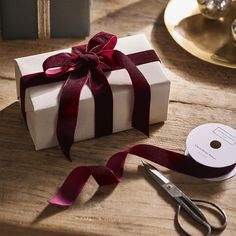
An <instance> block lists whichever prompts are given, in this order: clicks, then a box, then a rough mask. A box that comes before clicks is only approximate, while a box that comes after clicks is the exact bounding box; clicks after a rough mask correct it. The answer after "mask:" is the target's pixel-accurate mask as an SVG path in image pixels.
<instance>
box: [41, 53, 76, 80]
mask: <svg viewBox="0 0 236 236" xmlns="http://www.w3.org/2000/svg"><path fill="white" fill-rule="evenodd" d="M78 58H79V54H72V53H58V54H56V55H53V56H50V57H48V58H47V59H46V60H45V61H44V63H43V70H44V73H45V75H46V76H47V77H48V78H56V77H58V76H61V75H63V74H65V73H67V72H69V71H72V70H74V69H75V68H76V64H77V61H78Z"/></svg>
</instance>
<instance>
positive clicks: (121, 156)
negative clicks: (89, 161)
mask: <svg viewBox="0 0 236 236" xmlns="http://www.w3.org/2000/svg"><path fill="white" fill-rule="evenodd" d="M128 154H133V155H136V156H139V157H142V158H145V159H147V160H149V161H152V162H155V163H157V164H159V165H162V166H164V167H167V168H169V169H172V170H175V171H178V172H180V173H183V174H187V175H191V176H195V177H200V178H214V177H219V176H222V175H224V174H226V173H228V172H230V171H231V170H233V169H234V168H235V164H233V165H231V166H228V167H223V168H212V167H207V166H204V165H201V164H200V163H198V162H196V161H195V160H194V159H192V158H191V157H189V156H185V155H182V154H179V153H176V152H172V151H168V150H165V149H162V148H159V147H156V146H152V145H147V144H139V145H135V146H133V147H130V148H128V149H126V150H124V151H121V152H118V153H116V154H114V155H113V156H112V157H111V158H110V159H109V160H108V162H107V164H106V166H79V167H77V168H75V169H74V170H73V171H72V172H71V173H70V174H69V175H68V177H67V178H66V180H65V182H64V183H63V185H62V186H61V188H60V189H59V191H58V193H57V194H56V196H55V197H53V198H52V199H51V200H49V202H50V203H51V204H56V205H61V206H70V205H72V204H73V202H74V201H75V199H76V198H77V196H78V194H79V193H80V192H81V191H82V189H83V187H84V185H85V184H86V182H87V180H88V178H89V177H90V176H91V175H92V176H93V178H94V179H95V180H96V182H97V183H98V185H99V186H103V185H109V184H114V183H119V182H120V181H121V179H122V176H123V171H124V164H125V160H126V157H127V155H128Z"/></svg>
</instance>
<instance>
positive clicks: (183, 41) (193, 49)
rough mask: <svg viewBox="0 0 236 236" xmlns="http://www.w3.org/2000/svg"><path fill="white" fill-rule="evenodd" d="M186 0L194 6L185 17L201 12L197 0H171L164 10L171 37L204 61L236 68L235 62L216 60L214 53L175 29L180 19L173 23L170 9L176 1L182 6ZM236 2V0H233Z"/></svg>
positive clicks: (165, 21)
mask: <svg viewBox="0 0 236 236" xmlns="http://www.w3.org/2000/svg"><path fill="white" fill-rule="evenodd" d="M184 1H185V2H186V3H188V4H192V5H193V7H192V9H193V10H192V11H191V12H189V14H187V15H186V16H185V17H189V16H193V15H196V14H201V13H200V11H199V9H198V3H197V0H170V1H169V2H168V4H167V6H166V8H165V12H164V23H165V26H166V28H167V30H168V32H169V34H170V35H171V37H172V38H173V39H174V41H175V42H176V43H177V44H178V45H179V46H180V47H182V48H183V49H184V50H185V51H187V52H189V53H190V54H192V55H193V56H195V57H197V58H199V59H201V60H203V61H206V62H209V63H211V64H214V65H218V66H223V67H227V68H233V69H236V64H235V63H228V62H224V61H220V60H214V59H212V57H211V56H212V55H211V54H210V53H207V52H205V51H203V50H202V49H200V48H198V47H197V46H195V45H194V44H191V42H190V41H189V40H188V39H186V38H184V37H183V36H182V35H180V34H178V33H177V32H176V31H175V30H174V27H175V26H176V25H178V23H179V22H180V21H178V22H177V21H175V22H174V23H175V24H173V23H171V19H170V13H169V11H171V10H172V7H173V5H174V4H176V3H178V2H179V3H181V5H182V6H184V5H185V3H184ZM233 2H235V1H233ZM194 5H195V8H194ZM185 17H183V18H182V19H184V18H185Z"/></svg>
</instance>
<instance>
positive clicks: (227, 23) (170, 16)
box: [164, 0, 236, 68]
mask: <svg viewBox="0 0 236 236" xmlns="http://www.w3.org/2000/svg"><path fill="white" fill-rule="evenodd" d="M235 18H236V2H235V1H234V2H232V9H231V11H230V13H229V14H228V15H227V16H226V17H224V18H222V19H220V20H210V19H207V18H205V17H203V16H202V15H201V14H200V11H199V9H198V3H197V0H170V1H169V3H168V5H167V7H166V10H165V14H164V21H165V25H166V27H167V29H168V31H169V33H170V34H171V36H172V37H173V39H174V40H175V41H176V42H177V43H178V44H179V45H180V46H181V47H182V48H184V49H185V50H186V51H188V52H189V53H191V54H192V55H194V56H196V57H198V58H200V59H202V60H204V61H207V62H210V63H213V64H216V65H221V66H225V67H230V68H236V46H235V45H234V44H233V36H232V32H231V23H232V22H233V20H234V19H235Z"/></svg>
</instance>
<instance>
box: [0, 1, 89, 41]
mask: <svg viewBox="0 0 236 236" xmlns="http://www.w3.org/2000/svg"><path fill="white" fill-rule="evenodd" d="M0 17H1V20H0V22H1V31H2V38H3V39H36V38H49V37H52V38H57V37H59V38H72V37H81V36H87V35H89V26H90V0H79V1H78V0H1V1H0Z"/></svg>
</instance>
